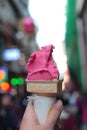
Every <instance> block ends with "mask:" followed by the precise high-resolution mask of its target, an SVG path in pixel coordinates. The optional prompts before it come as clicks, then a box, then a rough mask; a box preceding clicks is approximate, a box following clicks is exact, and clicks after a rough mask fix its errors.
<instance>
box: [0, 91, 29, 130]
mask: <svg viewBox="0 0 87 130" xmlns="http://www.w3.org/2000/svg"><path fill="white" fill-rule="evenodd" d="M24 100H25V99H24V97H21V98H19V99H18V98H17V97H16V96H12V95H11V94H9V93H3V94H0V130H18V129H19V126H20V122H21V119H22V116H23V113H24V110H25V106H26V103H27V102H25V101H24Z"/></svg>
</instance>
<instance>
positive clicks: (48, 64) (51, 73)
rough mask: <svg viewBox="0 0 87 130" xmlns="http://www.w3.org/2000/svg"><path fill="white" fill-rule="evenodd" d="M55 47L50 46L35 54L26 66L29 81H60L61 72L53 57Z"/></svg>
mask: <svg viewBox="0 0 87 130" xmlns="http://www.w3.org/2000/svg"><path fill="white" fill-rule="evenodd" d="M53 49H54V46H53V45H48V46H44V47H42V48H41V50H40V51H38V52H34V53H33V54H32V55H31V56H30V58H29V60H28V63H27V65H26V70H27V71H28V75H27V80H52V79H59V71H58V69H57V67H56V64H55V62H54V60H53V57H52V52H53Z"/></svg>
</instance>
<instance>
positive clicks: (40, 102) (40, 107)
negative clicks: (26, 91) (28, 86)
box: [32, 95, 56, 124]
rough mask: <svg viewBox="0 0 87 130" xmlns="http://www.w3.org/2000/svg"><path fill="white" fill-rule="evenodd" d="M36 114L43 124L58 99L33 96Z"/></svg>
mask: <svg viewBox="0 0 87 130" xmlns="http://www.w3.org/2000/svg"><path fill="white" fill-rule="evenodd" d="M32 99H33V103H34V108H35V112H36V114H37V117H38V120H39V122H40V123H41V124H43V123H44V122H45V121H46V119H47V117H48V115H49V114H50V110H51V108H52V106H53V105H54V103H55V101H56V98H55V97H52V98H51V97H44V96H37V95H36V96H34V97H33V96H32Z"/></svg>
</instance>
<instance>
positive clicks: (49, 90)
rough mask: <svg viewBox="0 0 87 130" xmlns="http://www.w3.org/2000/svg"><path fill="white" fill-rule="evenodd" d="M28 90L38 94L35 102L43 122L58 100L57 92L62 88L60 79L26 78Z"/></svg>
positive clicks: (36, 109) (38, 115)
mask: <svg viewBox="0 0 87 130" xmlns="http://www.w3.org/2000/svg"><path fill="white" fill-rule="evenodd" d="M26 83H27V91H28V92H32V94H36V98H35V100H33V102H34V107H35V111H36V114H37V117H38V120H39V122H40V123H41V124H43V123H44V122H45V120H46V118H47V117H48V115H49V113H50V110H51V108H52V106H53V104H54V103H55V101H56V94H57V93H58V92H60V91H61V90H62V86H61V85H59V83H60V82H59V81H58V80H52V81H44V80H42V81H40V80H35V81H34V80H33V81H32V80H26Z"/></svg>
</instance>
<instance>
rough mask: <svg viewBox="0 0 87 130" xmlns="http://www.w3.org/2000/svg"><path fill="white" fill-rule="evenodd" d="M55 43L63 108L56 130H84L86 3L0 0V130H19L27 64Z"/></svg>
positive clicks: (86, 120) (86, 119) (86, 126)
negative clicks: (33, 55)
mask: <svg viewBox="0 0 87 130" xmlns="http://www.w3.org/2000/svg"><path fill="white" fill-rule="evenodd" d="M49 44H53V45H54V47H55V49H54V52H53V57H54V60H55V62H56V64H57V67H58V69H59V72H60V80H63V82H62V87H63V88H66V90H64V91H63V92H62V93H59V94H58V95H57V99H61V100H62V101H63V103H64V109H63V112H62V114H61V118H60V128H56V129H60V130H70V129H71V130H87V76H86V74H87V1H86V0H63V1H58V0H42V1H41V0H36V1H35V0H0V130H19V127H20V122H21V119H22V117H23V114H24V111H25V108H26V105H27V96H28V95H30V93H27V92H26V83H25V79H26V76H27V71H26V69H25V67H26V63H27V61H28V59H29V57H30V55H31V54H32V53H33V52H34V51H38V50H39V49H40V48H41V47H42V46H45V45H49Z"/></svg>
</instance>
